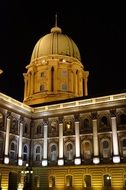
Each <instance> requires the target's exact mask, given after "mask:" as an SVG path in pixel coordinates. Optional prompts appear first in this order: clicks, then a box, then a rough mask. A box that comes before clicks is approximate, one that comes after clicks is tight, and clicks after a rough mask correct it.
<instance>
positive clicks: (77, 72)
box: [23, 24, 89, 105]
mask: <svg viewBox="0 0 126 190" xmlns="http://www.w3.org/2000/svg"><path fill="white" fill-rule="evenodd" d="M26 69H27V73H24V74H23V75H24V82H25V87H24V101H23V102H24V103H25V104H27V105H39V104H42V103H46V102H53V101H59V100H66V99H69V98H75V97H82V96H87V95H88V88H87V81H88V75H89V72H88V71H85V70H84V65H83V64H82V63H81V58H80V52H79V49H78V47H77V46H76V44H75V43H74V41H73V40H72V39H71V38H70V37H68V36H67V35H65V34H62V30H61V28H59V27H57V24H56V25H55V27H53V28H52V29H51V32H50V33H49V34H47V35H45V36H43V37H42V38H40V40H39V41H38V42H37V43H36V45H35V47H34V50H33V52H32V56H31V60H30V63H29V65H27V66H26Z"/></svg>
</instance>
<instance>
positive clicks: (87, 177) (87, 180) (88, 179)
mask: <svg viewBox="0 0 126 190" xmlns="http://www.w3.org/2000/svg"><path fill="white" fill-rule="evenodd" d="M84 187H91V176H90V175H85V176H84Z"/></svg>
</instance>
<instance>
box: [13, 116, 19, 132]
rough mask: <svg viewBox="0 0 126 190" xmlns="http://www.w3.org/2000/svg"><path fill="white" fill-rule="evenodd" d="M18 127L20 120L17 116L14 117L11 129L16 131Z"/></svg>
mask: <svg viewBox="0 0 126 190" xmlns="http://www.w3.org/2000/svg"><path fill="white" fill-rule="evenodd" d="M17 129H18V121H17V120H16V119H15V118H13V120H12V126H11V130H13V131H16V130H17Z"/></svg>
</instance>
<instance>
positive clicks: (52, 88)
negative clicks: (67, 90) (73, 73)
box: [51, 67, 54, 92]
mask: <svg viewBox="0 0 126 190" xmlns="http://www.w3.org/2000/svg"><path fill="white" fill-rule="evenodd" d="M51 91H52V92H53V91H54V67H52V68H51Z"/></svg>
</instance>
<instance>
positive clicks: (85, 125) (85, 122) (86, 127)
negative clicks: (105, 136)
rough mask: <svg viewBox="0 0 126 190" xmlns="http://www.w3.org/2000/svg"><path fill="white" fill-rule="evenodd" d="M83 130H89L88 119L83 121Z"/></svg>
mask: <svg viewBox="0 0 126 190" xmlns="http://www.w3.org/2000/svg"><path fill="white" fill-rule="evenodd" d="M84 128H85V129H89V128H90V123H89V119H84Z"/></svg>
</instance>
